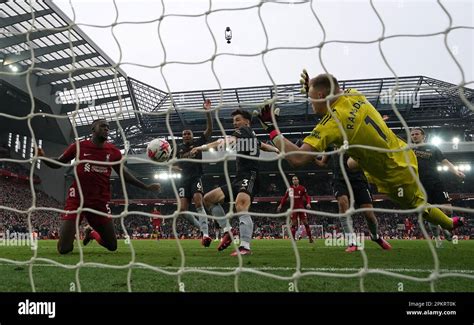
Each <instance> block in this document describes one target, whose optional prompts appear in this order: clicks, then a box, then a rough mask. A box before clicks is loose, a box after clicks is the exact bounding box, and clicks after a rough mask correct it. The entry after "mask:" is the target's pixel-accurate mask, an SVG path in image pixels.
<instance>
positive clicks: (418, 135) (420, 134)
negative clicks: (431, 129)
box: [410, 128, 425, 144]
mask: <svg viewBox="0 0 474 325" xmlns="http://www.w3.org/2000/svg"><path fill="white" fill-rule="evenodd" d="M410 137H411V141H412V142H413V143H415V144H418V143H423V142H425V131H424V130H423V129H422V128H413V129H411V132H410Z"/></svg>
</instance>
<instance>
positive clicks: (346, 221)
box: [341, 217, 358, 253]
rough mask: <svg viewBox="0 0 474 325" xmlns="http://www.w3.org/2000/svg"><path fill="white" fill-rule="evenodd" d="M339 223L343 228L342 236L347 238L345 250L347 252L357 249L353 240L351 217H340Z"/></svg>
mask: <svg viewBox="0 0 474 325" xmlns="http://www.w3.org/2000/svg"><path fill="white" fill-rule="evenodd" d="M341 225H342V229H343V230H344V237H345V238H347V248H346V252H348V253H352V252H356V251H357V250H358V247H357V243H356V240H355V233H354V229H353V227H352V218H351V217H342V218H341Z"/></svg>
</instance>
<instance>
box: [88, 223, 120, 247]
mask: <svg viewBox="0 0 474 325" xmlns="http://www.w3.org/2000/svg"><path fill="white" fill-rule="evenodd" d="M89 223H90V224H91V226H92V228H93V230H91V231H90V232H89V236H90V238H91V239H95V240H96V241H97V243H98V244H99V245H101V246H103V247H105V248H107V249H108V250H109V251H112V252H113V251H116V250H117V236H116V235H115V227H114V223H113V222H112V220H110V221H109V222H106V223H97V222H93V223H91V222H90V220H89ZM84 239H85V238H84Z"/></svg>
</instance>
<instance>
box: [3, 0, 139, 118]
mask: <svg viewBox="0 0 474 325" xmlns="http://www.w3.org/2000/svg"><path fill="white" fill-rule="evenodd" d="M0 17H2V20H1V22H0V28H1V34H0V48H1V54H0V71H3V72H10V73H11V72H16V73H19V74H22V73H25V72H27V71H28V70H30V72H32V73H33V74H34V75H35V76H36V77H37V78H35V81H36V82H35V83H34V84H32V87H33V92H35V88H38V87H41V86H49V90H50V94H51V96H55V100H56V103H60V104H62V107H61V110H60V113H61V114H68V115H69V117H70V119H71V122H72V121H73V120H74V121H75V123H76V125H78V126H80V125H89V124H90V123H91V122H92V121H93V120H94V119H95V118H96V117H97V116H112V115H114V114H116V112H118V111H119V110H120V108H121V111H122V114H121V115H120V116H119V117H118V119H119V120H124V119H130V118H133V117H135V116H134V113H133V111H132V109H133V106H132V105H131V102H130V95H129V92H128V88H127V87H128V85H127V79H126V78H127V76H126V74H125V73H124V72H123V71H122V70H121V69H120V68H119V67H116V65H115V63H114V62H113V61H112V60H111V59H110V58H109V57H108V56H107V55H106V54H105V53H104V52H103V51H102V50H101V49H100V48H99V47H98V46H97V45H95V44H94V43H93V42H92V40H91V39H89V37H88V36H87V35H86V34H84V33H83V32H82V31H81V30H80V29H79V28H78V27H77V26H75V25H74V24H73V23H72V22H71V20H70V19H69V18H68V17H67V16H66V15H65V14H63V13H62V11H61V10H60V9H59V8H57V7H56V6H55V5H54V4H53V3H52V1H48V0H46V1H32V2H31V4H30V2H27V1H15V2H13V1H8V2H3V3H1V4H0ZM33 19H34V23H33ZM33 55H34V60H32V56H33ZM70 72H71V74H70ZM73 88H76V90H77V94H76V92H75V91H74V89H73ZM23 90H24V89H23ZM119 96H121V98H122V103H121V104H120V103H119V98H118V97H119ZM76 97H77V99H78V100H76ZM76 102H79V110H78V112H77V115H75V116H74V110H75V109H76V104H75V103H76ZM91 114H92V115H91Z"/></svg>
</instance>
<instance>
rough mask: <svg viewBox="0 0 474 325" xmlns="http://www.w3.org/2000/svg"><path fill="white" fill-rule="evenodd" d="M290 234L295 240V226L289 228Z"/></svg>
mask: <svg viewBox="0 0 474 325" xmlns="http://www.w3.org/2000/svg"><path fill="white" fill-rule="evenodd" d="M291 234H292V235H293V238H294V239H296V226H291Z"/></svg>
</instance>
